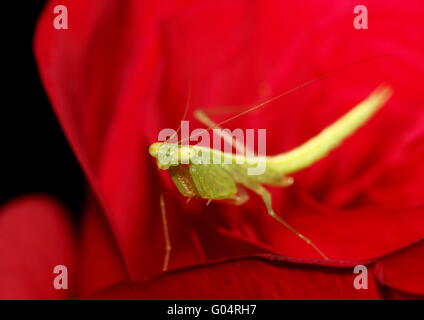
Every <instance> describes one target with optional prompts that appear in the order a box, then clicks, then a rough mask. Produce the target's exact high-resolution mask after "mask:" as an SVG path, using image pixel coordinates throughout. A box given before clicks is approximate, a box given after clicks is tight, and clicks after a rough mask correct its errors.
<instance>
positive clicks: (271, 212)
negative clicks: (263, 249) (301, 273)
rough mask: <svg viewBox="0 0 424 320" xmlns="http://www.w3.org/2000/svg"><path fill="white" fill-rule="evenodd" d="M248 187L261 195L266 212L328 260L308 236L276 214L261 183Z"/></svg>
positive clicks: (268, 194) (269, 197)
mask: <svg viewBox="0 0 424 320" xmlns="http://www.w3.org/2000/svg"><path fill="white" fill-rule="evenodd" d="M250 189H251V190H252V191H254V192H255V193H257V194H258V195H259V196H261V197H262V200H263V201H264V203H265V206H266V208H267V210H268V214H269V215H270V216H271V217H272V218H274V219H275V220H277V221H278V222H279V223H281V224H282V225H283V226H285V227H286V228H287V229H289V230H290V231H291V232H293V233H294V234H295V235H297V236H298V237H299V238H300V239H302V240H303V241H305V242H306V243H307V244H308V245H310V246H311V247H312V248H313V249H314V250H315V251H316V252H317V253H318V254H319V255H320V256H321V257H323V258H324V259H325V260H328V257H327V256H326V255H325V254H324V252H322V251H321V249H319V248H318V247H317V246H316V245H315V243H313V242H312V240H310V239H309V238H307V237H305V236H304V235H303V234H301V233H300V232H299V231H297V230H296V229H295V228H294V227H292V226H291V225H290V224H288V223H287V222H286V221H285V220H283V219H282V218H281V217H280V216H278V215H277V214H276V213H275V212H274V210H273V209H272V200H271V194H270V193H269V192H268V191H267V190H266V189H265V188H264V187H263V186H261V185H256V186H250Z"/></svg>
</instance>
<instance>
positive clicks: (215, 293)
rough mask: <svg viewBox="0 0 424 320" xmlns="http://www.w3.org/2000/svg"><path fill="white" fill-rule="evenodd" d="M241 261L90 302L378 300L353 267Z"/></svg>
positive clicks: (117, 290) (130, 286)
mask: <svg viewBox="0 0 424 320" xmlns="http://www.w3.org/2000/svg"><path fill="white" fill-rule="evenodd" d="M279 259H280V258H279V257H277V256H257V257H244V258H238V259H232V260H229V261H223V262H219V263H214V264H208V265H205V266H200V267H194V268H189V269H185V270H180V271H178V272H174V273H169V274H166V275H164V276H162V277H159V278H156V279H153V280H151V281H147V282H145V283H143V284H137V283H123V284H120V285H117V286H114V287H111V288H108V289H106V290H104V291H102V292H99V293H97V294H96V295H94V296H92V297H91V298H94V299H224V300H225V299H379V298H380V294H379V291H378V288H377V286H376V284H375V278H373V274H372V267H370V268H371V269H370V271H371V272H369V287H368V289H367V290H357V289H355V288H354V286H353V280H354V278H355V276H356V275H355V274H353V272H352V270H353V266H352V267H344V268H332V267H324V266H313V265H305V264H299V263H290V262H285V261H283V260H281V261H279Z"/></svg>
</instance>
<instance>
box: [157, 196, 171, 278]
mask: <svg viewBox="0 0 424 320" xmlns="http://www.w3.org/2000/svg"><path fill="white" fill-rule="evenodd" d="M160 212H161V217H162V226H163V234H164V238H165V256H164V259H163V266H162V271H166V270H168V265H169V258H170V257H171V250H172V246H171V238H170V237H169V229H168V219H167V217H166V207H165V198H164V196H163V193H162V194H161V195H160Z"/></svg>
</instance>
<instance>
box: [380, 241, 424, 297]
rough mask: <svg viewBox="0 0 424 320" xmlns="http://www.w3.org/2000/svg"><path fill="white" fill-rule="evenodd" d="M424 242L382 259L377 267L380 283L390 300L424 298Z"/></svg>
mask: <svg viewBox="0 0 424 320" xmlns="http://www.w3.org/2000/svg"><path fill="white" fill-rule="evenodd" d="M423 257H424V240H422V241H419V242H417V243H416V244H415V245H413V246H410V247H407V248H405V249H403V250H400V251H399V252H396V253H395V254H393V255H391V256H389V257H387V258H384V259H382V261H380V262H379V263H378V264H377V266H376V274H377V277H378V280H379V282H380V283H381V284H382V285H383V286H386V287H387V288H386V290H387V291H388V297H390V298H402V299H405V298H418V297H420V298H423V297H424V262H423Z"/></svg>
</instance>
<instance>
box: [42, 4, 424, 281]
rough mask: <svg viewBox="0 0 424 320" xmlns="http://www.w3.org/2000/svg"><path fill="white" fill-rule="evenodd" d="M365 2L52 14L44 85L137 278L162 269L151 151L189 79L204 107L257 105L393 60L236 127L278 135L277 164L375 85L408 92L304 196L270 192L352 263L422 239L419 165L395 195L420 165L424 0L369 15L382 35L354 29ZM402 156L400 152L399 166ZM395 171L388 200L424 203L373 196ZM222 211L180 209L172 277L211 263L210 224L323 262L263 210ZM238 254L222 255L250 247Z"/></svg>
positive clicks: (329, 162)
mask: <svg viewBox="0 0 424 320" xmlns="http://www.w3.org/2000/svg"><path fill="white" fill-rule="evenodd" d="M177 3H178V5H177ZM307 3H308V2H307ZM311 3H313V1H311ZM56 4H65V5H67V6H68V11H69V14H70V17H72V19H71V20H70V24H71V25H70V29H69V30H61V31H60V30H54V28H52V25H51V23H52V10H53V6H54V5H56ZM356 4H357V3H356V2H355V1H353V0H352V1H343V2H341V1H340V2H337V5H335V4H334V1H330V0H328V1H322V3H321V4H320V6H319V7H317V6H316V5H309V6H308V5H305V3H302V2H291V3H289V4H288V3H285V2H284V3H283V2H281V1H266V2H261V3H259V2H257V3H256V2H246V1H231V2H228V1H224V0H217V1H210V2H206V1H205V2H201V3H200V2H198V1H192V2H190V1H187V2H184V4H180V2H175V3H174V2H172V1H171V2H167V5H163V4H162V3H160V2H143V1H136V0H133V1H129V0H128V1H125V2H123V1H119V0H97V1H95V0H93V1H86V2H78V3H76V2H75V1H70V0H69V1H51V2H50V3H49V5H48V6H47V7H46V10H45V12H44V15H43V17H42V19H41V20H40V24H39V28H38V32H37V37H36V43H35V49H36V56H37V60H38V63H39V65H40V71H41V75H42V78H43V82H44V85H45V86H46V89H47V91H48V94H49V96H50V98H51V100H52V102H53V105H54V108H55V110H56V113H57V115H58V117H59V119H60V121H61V123H62V126H63V128H64V130H65V133H66V134H67V136H68V138H69V140H70V142H71V144H72V146H73V148H74V150H75V152H76V154H77V156H78V158H79V160H80V162H81V164H82V166H83V168H84V170H85V172H86V173H87V175H88V177H89V180H90V183H91V185H92V187H93V189H94V190H95V192H96V195H97V197H98V200H99V202H100V205H101V206H102V208H104V209H105V212H106V214H107V221H108V223H109V224H110V227H111V229H112V233H113V235H114V236H115V237H116V240H117V245H118V248H119V250H120V251H121V252H122V255H123V257H124V260H125V264H126V266H127V267H128V269H129V273H130V275H131V278H132V279H137V280H141V279H144V278H145V277H147V276H150V275H151V274H154V273H155V272H158V271H159V270H160V265H161V260H162V256H163V248H164V246H163V232H162V225H161V221H160V212H159V206H158V194H159V193H160V192H161V191H162V190H163V188H162V185H161V184H160V183H159V180H160V179H161V177H160V176H159V175H158V174H156V172H155V169H154V164H153V161H152V159H150V157H149V155H148V153H147V148H148V145H149V144H150V143H152V142H153V141H155V139H156V134H157V132H158V131H159V129H162V128H164V127H175V126H176V122H177V121H178V120H179V119H180V118H181V116H182V114H183V108H184V105H185V99H186V96H187V89H186V88H187V83H188V79H189V78H190V79H192V80H191V81H192V84H193V90H192V91H193V99H192V105H193V108H198V107H202V108H207V107H214V106H229V105H230V106H231V105H246V104H249V105H250V104H252V103H256V102H259V101H263V100H265V99H266V98H267V97H269V96H271V95H273V94H276V93H280V92H282V91H283V90H286V89H289V88H291V87H293V86H295V85H297V84H299V83H302V82H304V81H307V80H309V79H311V78H313V77H315V76H316V75H318V74H321V73H323V72H327V71H329V70H332V69H334V68H335V67H337V66H340V65H343V64H346V63H349V62H352V61H356V60H358V59H360V58H364V57H369V56H371V55H375V54H381V53H391V54H393V55H395V58H393V59H389V58H387V59H383V58H382V59H380V60H375V61H374V60H373V61H368V62H367V63H363V64H361V65H356V66H355V67H352V68H349V69H346V70H344V71H342V72H340V73H339V74H335V75H334V76H331V77H329V78H327V79H326V80H323V81H320V82H318V83H316V84H315V85H313V86H311V87H309V88H306V89H303V90H301V91H298V92H296V93H295V94H292V95H290V96H287V97H286V98H285V99H282V100H280V101H279V102H278V103H277V102H275V103H273V104H272V105H270V106H268V107H267V108H265V109H263V110H262V111H260V112H259V111H258V112H255V113H252V114H250V115H248V116H246V117H244V118H243V119H239V120H237V121H234V122H233V123H231V126H234V127H242V128H267V129H268V131H267V132H268V136H267V137H268V146H269V149H268V151H269V153H270V154H273V153H277V152H282V151H285V150H288V149H290V148H292V147H294V146H296V145H298V144H300V143H302V142H303V141H305V140H306V139H307V138H309V137H311V136H312V135H314V134H315V133H317V132H319V131H320V130H321V129H323V128H324V127H325V126H326V125H328V124H329V123H331V122H332V121H334V120H335V119H337V117H338V116H340V115H341V114H343V113H344V112H345V111H346V110H348V109H349V108H350V107H352V106H353V105H355V104H356V103H357V102H359V101H360V100H362V99H363V98H364V97H365V96H366V95H367V94H368V93H369V92H370V91H371V90H372V89H373V88H374V87H375V86H376V85H377V84H378V83H380V82H382V81H385V82H389V83H390V84H392V85H393V86H394V89H395V92H396V95H395V97H394V98H393V99H392V100H391V101H390V102H389V104H388V105H387V106H386V107H385V108H384V109H383V110H382V111H381V112H380V113H379V114H378V115H377V116H376V117H375V118H374V119H372V120H371V121H370V123H369V124H367V125H366V126H365V127H364V128H362V129H361V130H359V131H358V133H357V134H355V135H354V136H353V137H351V138H349V139H348V140H347V141H346V143H344V144H343V146H341V147H340V148H339V149H338V150H336V151H335V152H333V153H332V154H331V155H330V156H329V157H327V158H326V159H324V160H322V161H321V162H320V163H318V164H316V165H314V166H313V167H312V168H309V169H307V170H305V171H303V172H301V173H299V174H297V175H296V176H295V178H296V183H295V186H294V187H292V188H291V189H289V190H285V191H282V190H278V192H273V195H274V206H275V209H276V211H277V212H278V213H279V214H280V215H283V216H284V217H285V218H287V220H289V221H290V222H291V223H292V224H293V225H295V226H296V227H297V228H298V229H299V230H300V231H302V232H303V233H305V234H306V235H307V236H309V237H310V238H312V239H313V240H314V241H315V242H316V243H317V244H318V245H320V246H322V247H323V249H324V250H327V251H328V254H329V255H334V257H338V258H343V259H364V258H369V257H372V256H374V255H379V254H382V253H387V252H389V251H391V250H393V249H396V248H399V247H401V246H404V245H405V244H407V243H409V242H411V241H414V240H416V239H418V238H421V237H422V236H423V235H424V230H421V226H422V225H423V218H422V216H423V215H422V214H420V213H421V211H420V209H404V208H408V207H411V206H413V205H415V204H416V203H417V199H419V196H420V194H419V193H418V192H417V191H416V188H417V187H419V185H417V182H416V181H421V180H422V178H424V176H423V174H424V173H422V170H412V172H417V179H416V180H413V181H412V180H409V179H407V180H404V181H402V184H401V185H398V184H396V183H395V181H396V179H395V178H396V175H392V174H393V172H391V171H390V170H388V169H389V168H390V166H393V167H395V168H399V167H402V166H403V165H405V164H406V165H408V164H412V165H413V166H414V168H417V167H418V166H419V161H418V160H417V157H419V155H416V154H413V153H412V152H410V149H409V147H407V146H406V145H405V144H406V143H407V142H406V141H407V140H408V139H406V137H407V136H408V135H409V134H410V131H411V130H414V128H416V127H417V126H418V125H420V124H419V123H418V122H417V119H419V118H420V117H421V116H422V114H423V109H422V104H423V103H424V100H423V95H422V88H421V87H420V84H421V83H423V81H424V72H423V70H424V62H423V60H422V59H421V57H422V52H423V51H424V50H423V49H424V48H423V42H422V41H421V39H422V38H423V30H424V28H422V27H421V28H420V27H419V26H421V25H422V24H423V19H421V17H420V14H419V12H420V10H421V2H420V1H410V2H409V3H408V6H402V8H399V6H397V5H393V3H392V2H390V1H374V2H373V3H372V4H369V10H370V12H371V11H372V12H373V18H372V19H373V20H372V21H373V27H372V28H370V30H367V31H366V32H361V31H360V30H356V29H354V28H353V27H352V19H353V14H352V8H353V7H354V6H355V5H356ZM393 21H397V23H396V24H393ZM411 21H413V22H414V23H413V24H411V23H410V22H411ZM403 22H404V23H403ZM193 26H195V27H193ZM190 119H191V118H190ZM389 129H390V130H389ZM420 138H422V136H421V137H420ZM405 150H408V152H403V151H405ZM396 153H398V154H397V155H400V156H399V157H397V158H396V157H394V158H392V157H391V156H392V155H393V154H395V155H396ZM388 158H391V159H395V161H394V162H393V161H392V162H390V161H388V160H387V159H388ZM419 158H420V157H419ZM399 162H402V163H403V164H399ZM383 174H384V176H386V177H387V178H388V180H387V181H386V182H384V185H385V188H384V190H383V191H384V193H383V197H382V198H383V199H384V198H387V199H390V198H396V197H397V195H398V194H402V195H406V194H412V193H414V194H418V196H413V197H410V198H407V197H405V196H403V197H402V198H403V199H404V200H402V201H403V203H401V205H399V204H397V205H396V207H395V208H394V207H392V206H389V208H388V207H387V206H386V205H382V204H381V201H379V200H378V197H377V196H376V194H375V192H374V191H375V190H373V189H374V188H373V187H374V186H378V185H380V184H381V177H382V175H383ZM399 188H401V190H400V189H399ZM411 190H412V191H411ZM311 206H312V207H313V208H312V210H311V208H310V207H311ZM226 208H227V207H223V206H221V205H216V206H213V207H211V208H208V209H204V208H203V207H201V208H200V207H196V206H194V207H187V206H185V205H182V204H178V205H176V206H174V207H173V208H171V210H170V213H169V214H170V215H171V216H172V215H173V218H172V217H171V219H174V220H173V222H172V225H171V229H172V230H173V233H172V234H173V236H174V242H175V241H176V242H177V243H175V246H176V248H185V249H184V250H182V249H176V250H175V253H174V255H177V256H174V263H175V264H174V266H181V265H190V264H194V263H199V260H201V259H202V258H200V259H199V256H202V254H204V257H208V256H210V255H209V254H208V253H207V252H208V250H210V249H211V250H212V248H213V247H214V246H216V243H217V242H216V239H217V237H215V236H214V237H208V238H207V239H206V238H203V240H196V239H198V237H197V234H198V233H199V230H201V228H208V227H211V226H213V227H214V228H215V229H218V228H219V227H221V228H226V229H227V230H229V231H230V232H233V233H237V234H241V235H242V236H243V237H245V238H247V239H250V240H252V241H253V242H263V243H266V244H268V245H269V246H271V247H273V248H274V249H276V250H279V251H280V252H282V253H285V254H291V255H296V256H303V257H309V256H312V255H314V254H315V253H314V252H312V251H311V250H310V248H309V247H307V246H305V244H304V243H302V242H301V241H300V240H298V239H296V238H294V237H293V236H292V235H291V234H290V233H289V232H288V231H286V230H285V229H284V228H282V227H281V226H279V225H278V224H276V223H275V222H272V221H271V219H270V218H269V217H266V214H265V213H264V211H263V205H262V204H261V203H260V202H259V201H258V200H257V199H256V200H253V201H252V200H251V203H250V204H248V205H247V206H245V207H243V208H237V209H226ZM364 208H365V209H364ZM388 209H390V210H388ZM191 213H202V214H203V216H204V217H205V220H203V221H204V222H203V223H202V224H201V225H202V227H196V226H195V225H196V222H194V220H195V219H193V218H192V216H191V215H190V214H191ZM387 217H388V218H387ZM209 222H210V223H209ZM212 233H215V234H216V230H212ZM392 233H394V234H396V236H390V235H391V234H392ZM181 235H183V236H181ZM377 236H378V238H377ZM175 239H176V240H175ZM198 241H200V242H201V245H200V246H197V245H196V243H197V242H198ZM208 248H209V249H208ZM226 249H227V250H223V251H222V252H225V254H226V255H231V252H233V254H236V253H237V252H238V248H230V247H228V248H226ZM183 257H185V258H183ZM214 257H216V255H214Z"/></svg>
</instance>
